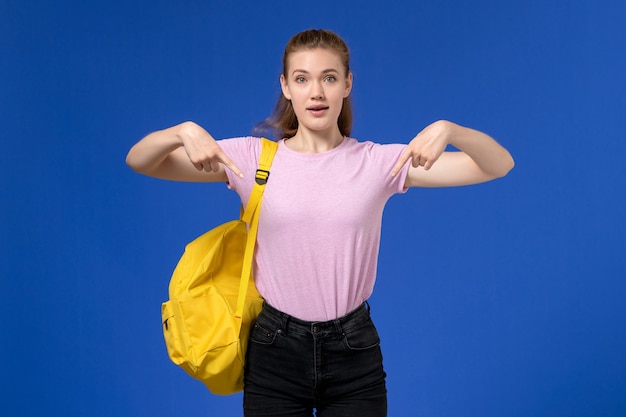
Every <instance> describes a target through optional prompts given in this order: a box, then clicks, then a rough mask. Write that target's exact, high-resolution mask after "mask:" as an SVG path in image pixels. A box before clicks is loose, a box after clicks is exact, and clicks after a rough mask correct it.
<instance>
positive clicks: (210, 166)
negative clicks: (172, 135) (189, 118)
mask: <svg viewBox="0 0 626 417" xmlns="http://www.w3.org/2000/svg"><path fill="white" fill-rule="evenodd" d="M179 126H180V128H179V133H178V136H179V137H180V139H181V141H182V145H183V149H185V153H186V154H187V157H188V158H189V161H190V162H191V163H192V164H193V166H194V167H195V168H196V169H197V170H198V171H206V172H219V171H220V170H221V166H220V164H223V165H224V166H225V167H227V168H228V169H230V170H231V171H233V172H234V173H235V175H237V176H239V177H242V176H243V174H242V172H241V170H240V169H239V168H238V167H237V165H235V163H234V162H233V161H232V160H231V159H230V158H229V157H228V155H226V154H225V153H224V151H223V150H222V148H220V146H219V145H218V144H217V141H216V140H215V139H214V138H213V136H211V134H210V133H209V132H207V131H206V130H204V128H202V127H201V126H200V125H198V124H196V123H194V122H184V123H181V124H180V125H179Z"/></svg>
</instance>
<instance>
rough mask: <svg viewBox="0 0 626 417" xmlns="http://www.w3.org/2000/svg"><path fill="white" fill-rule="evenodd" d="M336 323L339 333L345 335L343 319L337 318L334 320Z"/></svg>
mask: <svg viewBox="0 0 626 417" xmlns="http://www.w3.org/2000/svg"><path fill="white" fill-rule="evenodd" d="M333 323H334V325H335V329H337V334H340V335H343V328H342V327H341V320H339V319H335V320H333Z"/></svg>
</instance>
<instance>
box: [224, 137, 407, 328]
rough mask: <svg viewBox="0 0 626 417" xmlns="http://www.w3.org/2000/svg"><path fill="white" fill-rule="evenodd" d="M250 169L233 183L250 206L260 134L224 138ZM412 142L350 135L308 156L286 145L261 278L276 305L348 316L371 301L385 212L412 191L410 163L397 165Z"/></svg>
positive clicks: (263, 243) (265, 217)
mask: <svg viewBox="0 0 626 417" xmlns="http://www.w3.org/2000/svg"><path fill="white" fill-rule="evenodd" d="M219 143H220V146H221V147H222V149H223V150H224V151H225V152H226V154H227V155H228V156H229V157H230V158H231V159H232V160H233V161H234V162H235V163H236V164H237V166H238V167H239V168H240V169H241V170H242V171H243V173H244V178H239V177H237V176H236V175H234V174H232V172H231V171H230V170H228V169H227V170H226V172H227V173H228V180H229V187H230V188H231V189H233V190H235V191H236V192H237V193H238V194H239V195H240V197H241V200H242V202H243V204H246V203H247V201H248V197H249V195H250V192H251V190H252V186H253V182H254V175H255V172H256V169H257V163H258V162H257V161H258V159H259V155H260V152H261V141H260V140H259V139H258V138H254V137H246V138H234V139H225V140H222V141H220V142H219ZM405 146H406V145H400V144H391V145H381V144H376V143H373V142H358V141H357V140H355V139H352V138H345V139H344V141H343V142H341V144H340V145H339V146H337V147H336V148H334V149H332V150H330V151H328V152H324V153H319V154H305V153H299V152H295V151H293V150H291V149H289V148H288V147H287V146H286V145H285V143H284V141H283V140H281V141H279V142H278V151H277V152H276V156H275V157H274V161H273V163H272V167H271V170H270V176H269V180H268V182H267V185H266V187H265V192H264V195H263V201H262V206H261V217H260V220H259V231H258V235H257V247H256V252H255V266H254V279H255V283H256V286H257V288H258V290H259V292H260V293H261V295H262V296H263V298H264V299H265V300H266V301H267V302H268V303H269V304H270V305H272V306H273V307H275V308H277V309H279V310H281V311H283V312H285V313H287V314H290V315H292V316H294V317H297V318H300V319H302V320H308V321H327V320H333V319H335V318H338V317H341V316H343V315H345V314H346V313H348V312H350V311H352V310H353V309H355V308H356V307H358V306H359V305H360V304H361V303H363V302H364V301H365V300H367V299H368V298H369V296H370V295H371V293H372V290H373V287H374V282H375V280H376V267H377V260H378V248H379V244H380V232H381V221H382V214H383V209H384V207H385V204H386V202H387V200H388V199H389V197H391V196H392V195H393V194H395V193H400V192H405V191H406V190H405V189H404V181H405V178H406V174H407V171H408V166H409V164H408V163H407V164H406V165H405V167H404V168H403V170H402V171H401V172H400V174H398V175H397V176H396V177H392V176H391V170H392V168H393V166H394V165H395V163H396V162H397V160H398V158H399V157H400V154H401V153H402V151H403V150H404V148H405Z"/></svg>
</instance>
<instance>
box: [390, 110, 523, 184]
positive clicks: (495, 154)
mask: <svg viewBox="0 0 626 417" xmlns="http://www.w3.org/2000/svg"><path fill="white" fill-rule="evenodd" d="M448 144H450V145H452V146H454V147H455V148H457V149H459V150H460V152H444V150H445V149H446V146H447V145H448ZM409 159H411V160H412V163H411V167H409V172H408V175H407V178H406V181H405V186H406V187H454V186H458V185H469V184H477V183H481V182H485V181H490V180H492V179H495V178H499V177H503V176H505V175H506V174H507V173H508V172H509V171H510V170H511V169H512V168H513V165H514V162H513V157H511V154H510V153H509V152H508V151H507V150H506V149H504V148H503V147H502V146H500V145H499V144H498V143H497V142H496V141H495V140H493V139H492V138H491V137H489V136H488V135H486V134H484V133H482V132H479V131H477V130H474V129H470V128H467V127H463V126H459V125H457V124H455V123H452V122H449V121H445V120H439V121H437V122H434V123H432V124H431V125H429V126H427V127H426V128H425V129H424V130H422V131H421V132H420V133H419V134H418V135H417V136H416V137H415V138H414V139H413V140H412V141H411V142H410V143H409V145H408V146H407V148H406V149H405V151H404V152H403V154H402V155H401V156H400V159H399V160H398V163H397V164H396V165H395V167H394V168H393V171H392V175H394V176H395V175H397V173H398V172H399V171H400V169H401V168H402V166H404V164H405V163H406V162H407V161H408V160H409ZM435 162H436V163H435ZM420 167H423V168H420Z"/></svg>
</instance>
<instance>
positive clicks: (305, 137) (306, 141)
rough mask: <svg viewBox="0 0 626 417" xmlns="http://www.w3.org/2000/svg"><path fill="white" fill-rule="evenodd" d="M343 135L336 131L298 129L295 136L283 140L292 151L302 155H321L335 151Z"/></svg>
mask: <svg viewBox="0 0 626 417" xmlns="http://www.w3.org/2000/svg"><path fill="white" fill-rule="evenodd" d="M343 139H344V137H343V135H342V134H341V132H339V129H336V130H334V131H332V132H314V131H309V130H306V129H298V131H297V132H296V134H295V135H294V136H292V137H290V138H289V139H287V140H285V145H287V147H288V148H289V149H291V150H292V151H296V152H302V153H323V152H328V151H330V150H332V149H335V148H336V147H337V146H339V145H340V144H341V142H343Z"/></svg>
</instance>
